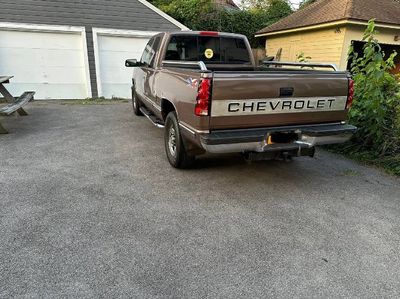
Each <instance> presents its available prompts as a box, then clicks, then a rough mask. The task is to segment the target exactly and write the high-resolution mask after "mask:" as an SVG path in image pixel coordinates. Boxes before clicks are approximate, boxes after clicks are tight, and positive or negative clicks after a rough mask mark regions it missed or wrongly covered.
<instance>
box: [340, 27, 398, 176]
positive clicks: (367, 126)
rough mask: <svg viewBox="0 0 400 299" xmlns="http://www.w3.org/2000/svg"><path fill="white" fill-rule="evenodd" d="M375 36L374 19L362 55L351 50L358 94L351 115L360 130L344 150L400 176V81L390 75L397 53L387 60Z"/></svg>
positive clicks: (366, 34)
mask: <svg viewBox="0 0 400 299" xmlns="http://www.w3.org/2000/svg"><path fill="white" fill-rule="evenodd" d="M375 35H376V30H375V22H374V20H371V21H370V22H369V24H368V27H367V29H366V31H365V33H364V38H363V41H365V42H366V44H365V45H364V48H363V55H362V56H361V57H359V55H358V54H357V53H356V52H354V49H353V48H351V49H350V53H349V59H350V61H352V64H351V72H352V74H353V78H354V83H355V95H354V103H353V107H352V108H351V110H350V113H349V116H350V123H352V124H353V125H355V126H357V127H358V128H359V130H358V132H357V133H356V134H355V135H354V137H353V139H352V140H351V143H349V144H347V145H345V146H344V147H341V149H342V150H343V151H345V152H346V153H350V154H351V155H356V156H357V157H359V158H360V159H362V160H367V161H371V162H375V163H378V164H382V165H383V166H385V167H386V168H389V169H390V170H391V171H392V172H394V173H397V174H400V81H399V77H396V76H394V75H392V74H390V72H389V71H390V70H391V69H393V68H394V66H395V64H394V59H395V57H396V56H397V53H392V54H391V55H390V56H389V57H385V53H383V51H382V49H381V47H380V46H379V43H378V40H377V39H376V38H375Z"/></svg>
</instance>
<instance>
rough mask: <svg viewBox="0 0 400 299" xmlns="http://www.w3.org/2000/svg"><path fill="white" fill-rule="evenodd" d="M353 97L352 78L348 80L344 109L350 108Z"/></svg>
mask: <svg viewBox="0 0 400 299" xmlns="http://www.w3.org/2000/svg"><path fill="white" fill-rule="evenodd" d="M353 98H354V80H352V79H350V80H349V92H348V96H347V103H346V109H350V107H351V105H352V104H353Z"/></svg>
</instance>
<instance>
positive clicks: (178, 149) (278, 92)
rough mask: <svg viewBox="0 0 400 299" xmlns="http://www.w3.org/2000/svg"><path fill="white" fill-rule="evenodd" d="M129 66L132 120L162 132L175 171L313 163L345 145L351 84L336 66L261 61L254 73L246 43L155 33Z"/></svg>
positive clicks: (232, 37)
mask: <svg viewBox="0 0 400 299" xmlns="http://www.w3.org/2000/svg"><path fill="white" fill-rule="evenodd" d="M125 66H127V67H134V70H133V77H132V104H133V111H134V114H136V115H144V116H146V117H147V118H148V119H149V120H150V121H151V122H152V123H153V124H154V125H155V126H157V127H159V128H164V130H165V133H164V140H165V142H164V143H165V151H166V155H167V158H168V161H169V162H170V164H171V165H172V166H173V167H176V168H187V167H190V166H191V165H192V163H193V161H194V159H195V157H196V156H197V155H201V154H204V153H243V154H244V156H245V157H246V158H247V159H249V160H265V159H276V158H285V159H286V158H291V157H295V156H311V157H312V156H313V155H314V152H315V147H316V146H317V145H325V144H335V143H342V142H345V141H347V140H348V139H349V138H350V137H351V136H352V134H353V133H354V132H355V131H356V128H355V127H354V126H351V125H349V124H347V123H346V118H347V112H348V109H349V108H350V106H351V104H352V99H353V92H354V87H353V81H352V80H351V78H350V75H349V74H348V73H347V72H341V71H337V70H336V68H335V66H334V65H329V64H304V63H284V62H265V63H263V64H261V65H260V66H256V64H255V62H254V58H253V55H252V51H251V48H250V45H249V43H248V41H247V39H246V37H245V36H243V35H239V34H231V33H220V32H210V31H206V32H194V31H187V32H172V33H171V32H170V33H160V34H157V35H155V36H154V37H152V38H151V39H150V40H149V42H148V43H147V45H146V47H145V49H144V52H143V55H142V57H141V59H140V61H137V60H135V59H128V60H126V62H125Z"/></svg>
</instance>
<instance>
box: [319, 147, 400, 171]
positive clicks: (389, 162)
mask: <svg viewBox="0 0 400 299" xmlns="http://www.w3.org/2000/svg"><path fill="white" fill-rule="evenodd" d="M325 149H327V150H328V151H331V152H334V153H337V154H341V155H343V156H345V157H347V158H349V159H352V160H355V161H357V162H360V163H362V164H365V165H370V166H375V167H378V168H380V169H383V170H384V171H386V172H387V173H389V174H391V175H395V176H400V154H397V155H394V156H383V157H381V156H379V155H376V154H375V153H373V152H370V151H357V152H356V151H354V149H352V150H350V146H349V145H348V144H345V145H339V146H327V147H325Z"/></svg>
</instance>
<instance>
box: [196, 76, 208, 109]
mask: <svg viewBox="0 0 400 299" xmlns="http://www.w3.org/2000/svg"><path fill="white" fill-rule="evenodd" d="M210 96H211V79H209V78H204V79H201V81H200V84H199V90H198V92H197V103H196V106H195V108H194V114H195V115H197V116H208V112H209V107H210Z"/></svg>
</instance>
